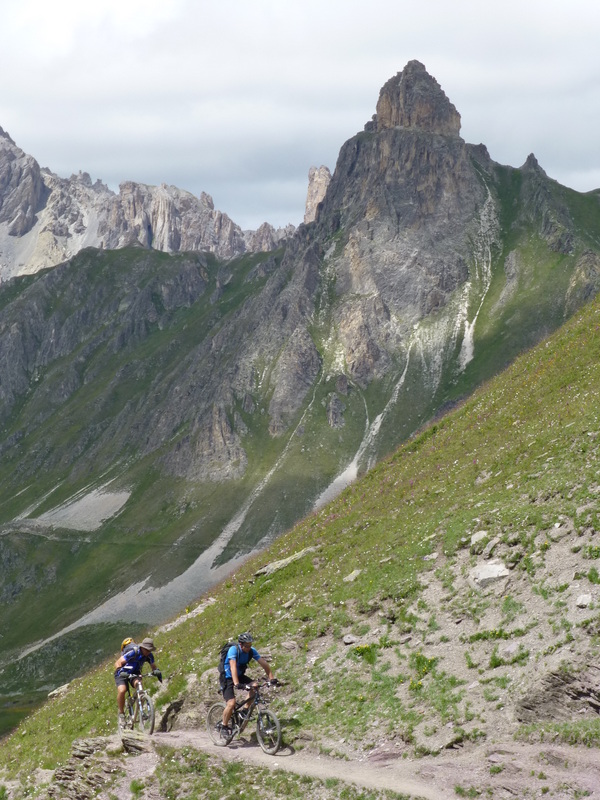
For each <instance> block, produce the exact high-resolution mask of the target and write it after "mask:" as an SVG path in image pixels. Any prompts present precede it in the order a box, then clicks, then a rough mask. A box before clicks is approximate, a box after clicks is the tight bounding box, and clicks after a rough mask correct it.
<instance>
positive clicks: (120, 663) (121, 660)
mask: <svg viewBox="0 0 600 800" xmlns="http://www.w3.org/2000/svg"><path fill="white" fill-rule="evenodd" d="M126 663H127V659H126V658H125V657H124V656H121V657H120V658H117V660H116V661H115V669H120V668H121V667H124V666H125V664H126Z"/></svg>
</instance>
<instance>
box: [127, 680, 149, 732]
mask: <svg viewBox="0 0 600 800" xmlns="http://www.w3.org/2000/svg"><path fill="white" fill-rule="evenodd" d="M149 677H156V676H155V675H152V673H151V672H150V673H146V674H145V675H136V676H135V677H134V678H133V680H135V682H136V683H135V686H132V685H131V679H130V680H128V681H127V697H126V698H125V727H126V728H131V729H132V730H133V729H134V728H135V727H136V726H137V727H138V728H139V729H140V731H142V732H143V733H148V734H150V733H152V731H153V730H154V703H153V702H152V698H151V697H150V695H149V694H148V693H147V692H146V690H145V689H144V686H143V683H142V679H143V678H149Z"/></svg>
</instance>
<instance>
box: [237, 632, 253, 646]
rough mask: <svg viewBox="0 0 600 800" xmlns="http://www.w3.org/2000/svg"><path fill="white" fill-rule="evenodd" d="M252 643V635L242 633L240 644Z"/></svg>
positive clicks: (239, 638)
mask: <svg viewBox="0 0 600 800" xmlns="http://www.w3.org/2000/svg"><path fill="white" fill-rule="evenodd" d="M251 641H252V635H251V634H249V633H248V631H246V633H240V635H239V636H238V642H239V643H240V644H248V643H249V642H251Z"/></svg>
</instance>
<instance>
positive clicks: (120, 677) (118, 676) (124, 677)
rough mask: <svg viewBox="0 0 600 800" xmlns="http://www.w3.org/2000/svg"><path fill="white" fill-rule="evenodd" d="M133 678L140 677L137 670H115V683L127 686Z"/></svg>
mask: <svg viewBox="0 0 600 800" xmlns="http://www.w3.org/2000/svg"><path fill="white" fill-rule="evenodd" d="M133 678H139V675H138V673H137V672H129V673H127V672H126V673H122V672H115V684H116V685H117V686H127V684H128V683H129V681H130V679H133Z"/></svg>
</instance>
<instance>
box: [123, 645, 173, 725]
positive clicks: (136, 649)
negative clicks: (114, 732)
mask: <svg viewBox="0 0 600 800" xmlns="http://www.w3.org/2000/svg"><path fill="white" fill-rule="evenodd" d="M155 649H156V648H155V647H154V642H153V641H152V639H144V641H143V642H142V643H141V644H140V645H134V646H133V648H131V649H128V648H127V647H125V649H124V650H123V655H122V656H121V657H120V658H118V659H117V660H116V661H115V683H116V685H117V706H118V708H119V727H120V728H124V727H125V714H124V711H125V693H126V692H127V684H128V683H131V685H132V686H133V687H134V688H135V685H136V684H137V678H138V677H139V676H140V675H141V673H142V667H143V666H144V664H150V666H151V667H152V674H153V675H156V677H157V678H158V680H159V681H160V682H161V683H162V673H161V671H160V670H159V669H158V666H157V665H156V663H155V662H154V656H153V655H152V653H153V652H154V650H155Z"/></svg>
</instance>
